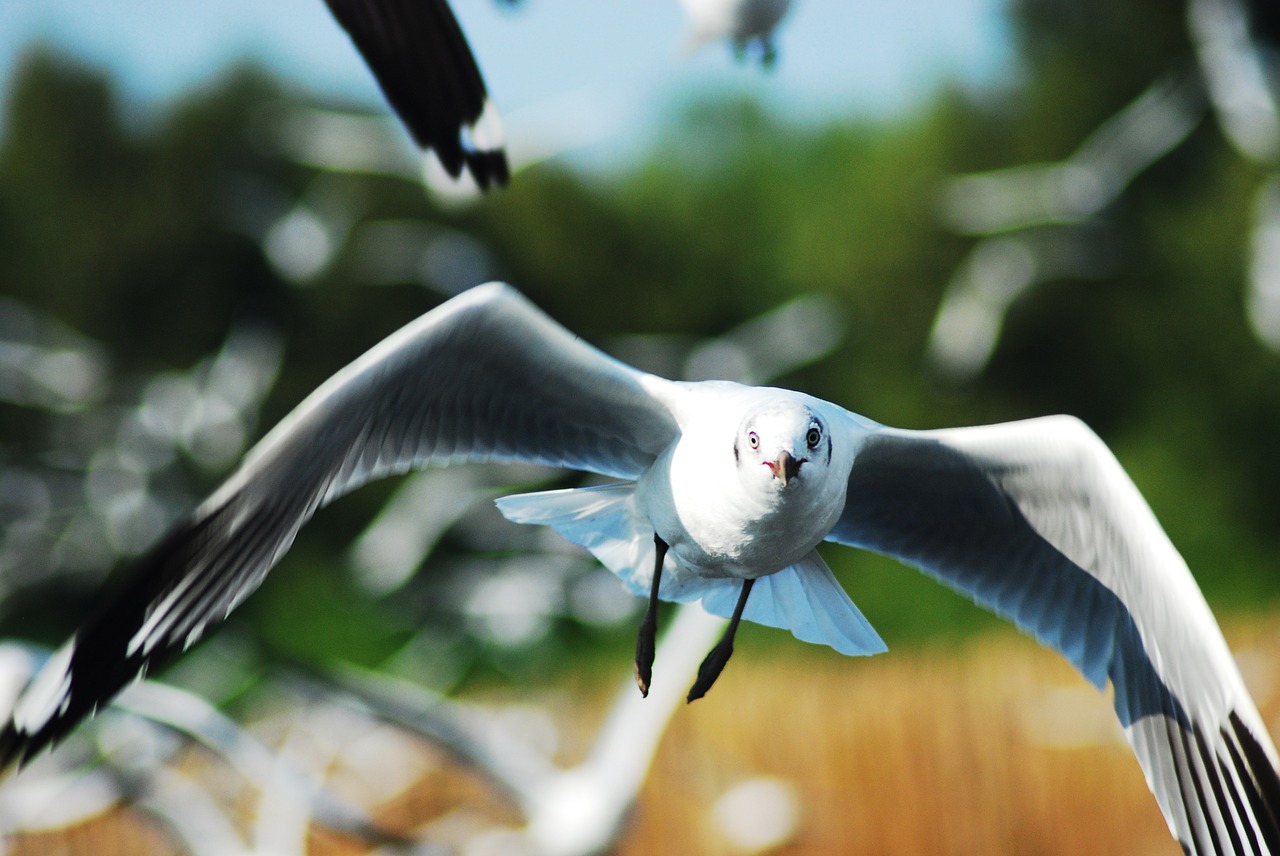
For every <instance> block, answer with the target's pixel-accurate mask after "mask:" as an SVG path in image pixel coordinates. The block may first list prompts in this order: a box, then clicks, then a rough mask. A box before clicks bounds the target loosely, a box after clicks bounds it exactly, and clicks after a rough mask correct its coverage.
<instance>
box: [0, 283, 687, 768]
mask: <svg viewBox="0 0 1280 856" xmlns="http://www.w3.org/2000/svg"><path fill="white" fill-rule="evenodd" d="M672 386H674V385H673V384H671V382H670V381H665V380H662V379H660V378H657V377H655V376H653V375H648V374H645V373H643V372H640V371H638V370H636V369H633V368H630V367H628V366H626V365H624V364H623V363H620V362H618V361H616V360H614V359H612V358H611V357H608V356H606V355H604V354H603V353H601V352H599V351H597V350H595V349H594V348H592V347H591V346H590V345H587V344H586V343H584V342H582V341H581V340H579V339H577V338H576V337H574V336H573V335H572V334H570V333H569V332H568V331H566V330H565V329H564V328H563V327H560V326H559V325H558V324H556V323H555V322H553V321H552V320H550V319H549V318H548V317H547V316H545V315H543V314H542V313H541V312H540V311H539V310H538V309H536V308H535V307H534V306H533V305H532V304H530V303H529V302H528V301H527V300H525V299H524V298H523V297H521V296H520V295H519V294H518V293H516V292H515V291H514V290H512V289H510V288H509V287H507V286H504V285H500V284H491V285H488V286H482V287H480V288H476V289H472V290H471V291H469V292H467V293H465V294H463V295H461V296H459V297H456V298H454V299H453V300H451V301H449V302H448V303H445V304H443V305H442V306H440V307H438V308H437V309H435V310H433V311H431V312H428V313H427V314H426V315H424V316H422V317H421V318H419V319H418V320H417V321H416V322H414V323H412V324H410V325H408V326H407V327H404V328H403V329H401V330H400V331H399V332H397V333H395V334H393V335H392V336H391V337H389V338H388V339H386V340H384V341H383V342H382V343H380V344H379V345H377V346H376V347H374V348H373V349H372V350H371V351H369V352H368V353H366V354H365V355H364V356H363V357H361V358H359V359H358V360H356V361H355V362H354V363H352V364H351V365H349V366H348V367H347V368H345V369H343V370H342V371H340V372H339V373H338V374H336V375H334V376H333V377H332V378H331V379H330V380H329V381H327V382H326V383H325V384H324V385H322V386H321V387H320V388H319V389H317V390H316V391H315V392H314V393H312V394H311V395H310V396H309V397H308V398H307V399H306V400H305V401H303V402H302V404H300V405H299V406H298V407H297V409H295V410H294V411H293V412H292V413H291V414H290V415H289V416H287V417H286V418H285V419H284V420H283V421H282V422H281V423H280V424H279V425H277V426H276V427H275V428H274V429H273V430H272V431H271V432H270V433H269V434H267V436H266V437H265V438H263V440H262V441H261V442H260V443H258V445H257V446H255V447H254V449H253V450H252V451H251V452H250V453H249V455H248V456H246V458H245V461H244V463H243V464H242V465H241V467H240V468H239V469H238V470H237V471H236V472H235V473H234V474H233V475H232V476H231V477H230V478H229V479H228V480H227V481H226V482H225V483H224V484H223V485H222V486H221V487H220V488H219V489H218V490H217V491H216V492H215V493H214V494H213V495H212V496H210V498H209V499H208V500H206V501H205V502H204V503H202V504H201V505H200V506H199V507H198V508H197V509H196V510H195V511H194V512H193V513H192V514H191V515H190V517H189V518H188V519H187V520H186V521H185V522H184V523H182V524H181V525H179V526H178V527H177V528H176V529H174V530H173V531H172V532H171V533H170V534H169V535H168V537H167V538H165V539H164V540H163V541H162V542H161V543H160V544H159V545H158V546H156V547H155V548H153V549H152V550H151V551H150V552H149V553H148V554H147V555H146V556H145V557H144V558H143V559H142V560H141V562H140V563H139V565H138V567H136V568H134V569H132V570H133V573H132V574H130V575H129V576H128V577H127V579H125V580H124V581H123V584H122V585H121V587H120V588H118V589H117V590H116V591H115V593H114V595H111V596H108V597H107V598H105V600H104V602H103V603H102V606H101V607H100V609H99V611H98V613H97V615H96V617H95V618H93V619H91V620H90V621H89V622H88V623H86V624H85V625H84V626H83V627H82V628H81V629H80V630H79V631H78V632H77V634H76V635H75V637H73V638H72V639H71V640H70V641H69V642H68V643H67V644H66V645H64V646H63V648H62V649H60V650H59V651H58V653H57V654H55V655H54V657H53V658H51V660H50V662H49V664H48V665H47V666H46V667H45V669H44V670H43V671H42V672H41V674H40V676H38V677H37V679H36V680H35V681H34V682H33V683H32V685H31V686H30V687H29V688H28V689H27V691H26V692H25V693H24V694H23V696H22V699H21V700H20V702H19V704H18V706H17V707H16V708H15V711H14V714H13V717H12V719H11V720H10V722H9V723H8V724H7V725H6V726H5V728H4V730H3V731H2V732H0V768H2V767H3V766H7V765H8V764H9V763H11V762H13V761H15V760H16V761H23V760H26V759H27V758H30V757H31V756H32V755H33V754H35V753H36V752H38V751H39V750H40V749H42V748H44V747H45V746H47V745H49V744H51V743H53V742H54V741H56V740H58V739H59V738H61V737H62V736H63V735H65V734H66V733H67V732H69V731H70V730H71V729H72V728H73V727H75V725H76V724H77V723H78V722H79V721H80V720H81V719H83V718H84V717H86V716H88V715H90V714H91V713H93V711H94V710H96V709H97V708H98V707H99V706H100V705H103V704H105V703H106V702H108V701H109V700H110V699H111V698H112V697H113V696H114V695H115V694H116V693H117V692H118V691H119V690H120V689H122V688H123V687H124V686H125V685H126V684H128V683H129V682H130V681H132V680H133V679H134V678H136V677H137V676H138V675H140V674H143V673H145V672H146V670H147V669H149V668H155V667H158V666H159V665H161V664H163V663H164V662H167V661H168V660H169V659H171V658H172V657H173V656H175V655H177V654H179V653H181V652H182V651H183V650H185V649H186V648H187V647H189V646H190V645H192V644H193V643H194V642H195V641H196V640H197V639H199V638H200V637H201V636H202V635H203V634H204V633H205V631H206V630H208V629H209V628H210V627H211V626H212V625H214V624H216V623H218V622H220V621H222V620H223V619H224V618H225V617H226V616H227V614H228V613H229V612H230V611H231V610H232V609H234V608H235V607H236V606H238V605H239V604H240V603H241V602H242V601H243V600H244V599H245V598H246V597H247V596H248V595H249V594H251V593H252V592H253V591H254V590H255V589H256V588H257V587H258V585H259V584H260V583H261V582H262V579H263V577H264V576H265V575H266V573H267V571H269V570H270V569H271V567H272V566H273V565H274V564H275V563H276V561H278V560H279V558H280V557H281V556H282V555H283V554H284V553H285V551H286V550H288V548H289V546H290V544H291V543H292V542H293V539H294V536H295V535H296V534H297V532H298V530H299V529H300V528H301V527H302V525H303V524H304V523H305V522H306V521H307V520H308V519H309V518H310V517H311V515H312V514H313V513H314V512H315V510H316V509H317V508H319V507H320V506H322V505H324V504H326V503H328V502H329V501H331V500H333V499H335V498H337V497H338V496H341V495H342V494H345V493H347V492H348V491H351V490H353V489H355V488H357V487H359V486H360V485H362V484H364V483H365V482H368V481H369V480H371V479H375V478H378V477H381V476H385V475H390V474H393V473H401V472H405V471H407V470H409V469H411V468H415V467H421V466H426V465H429V464H431V463H438V464H444V463H459V462H462V461H478V460H520V461H529V462H535V463H542V464H547V465H553V466H565V467H572V468H574V469H579V470H589V471H592V472H597V473H602V474H605V475H610V476H616V477H620V478H628V479H634V478H635V477H637V476H638V475H639V474H640V473H641V472H642V471H643V470H644V469H645V468H646V467H647V466H648V465H649V464H650V463H652V462H653V460H654V459H655V458H656V457H657V456H658V455H659V454H660V453H661V452H662V450H663V449H665V448H666V446H667V445H669V444H670V443H671V442H672V441H673V440H674V439H675V438H676V436H677V428H676V425H675V422H674V420H673V419H672V417H671V415H670V413H669V412H668V411H667V409H666V408H665V407H664V406H663V405H662V404H660V403H659V402H658V400H657V399H655V398H654V397H653V394H652V393H653V392H657V393H659V394H660V395H663V396H665V394H667V393H668V391H669V390H670V389H671V387H672Z"/></svg>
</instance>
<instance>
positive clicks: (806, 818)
mask: <svg viewBox="0 0 1280 856" xmlns="http://www.w3.org/2000/svg"><path fill="white" fill-rule="evenodd" d="M1228 637H1229V640H1230V641H1231V643H1232V647H1233V649H1235V650H1236V651H1237V656H1238V658H1239V660H1240V662H1241V666H1242V669H1243V671H1244V672H1245V676H1246V680H1247V681H1248V682H1249V683H1250V685H1251V687H1252V688H1253V690H1254V693H1255V696H1256V697H1257V699H1258V702H1259V704H1260V706H1261V707H1262V711H1263V715H1264V717H1265V718H1266V720H1267V721H1268V722H1269V723H1270V724H1271V725H1272V728H1273V731H1274V730H1275V729H1276V725H1277V723H1280V681H1277V680H1276V677H1277V673H1276V664H1278V663H1280V621H1272V622H1263V621H1256V622H1246V623H1241V622H1236V623H1233V624H1231V625H1230V626H1229V629H1228ZM601 683H603V682H601ZM609 689H612V685H609V686H607V687H596V688H589V687H587V686H586V685H585V683H584V685H582V686H575V687H568V688H559V689H558V690H557V691H556V692H555V693H554V695H553V696H552V698H551V700H550V704H551V705H552V706H553V709H554V710H555V711H556V714H555V715H556V716H557V717H558V718H559V719H560V720H561V721H566V720H568V719H571V718H577V719H579V720H580V721H581V723H582V726H583V727H582V728H581V729H580V731H581V733H582V734H584V735H586V734H589V733H590V731H591V728H592V724H593V723H594V722H596V721H597V720H598V718H599V716H600V715H601V714H602V711H603V709H604V707H605V706H606V705H607V704H608V701H609V693H608V691H607V690H609ZM584 698H585V699H587V700H588V702H589V703H585V704H584V703H583V700H584ZM572 731H573V733H578V731H579V729H573V730H572ZM583 745H584V746H585V738H584V740H583ZM581 748H582V747H577V748H575V747H574V746H572V745H570V746H567V747H565V749H564V754H565V755H566V758H565V760H566V761H572V760H573V758H572V755H573V754H574V752H575V751H581ZM420 751H421V752H422V753H423V754H424V756H425V757H430V759H431V763H430V765H429V767H428V769H429V772H428V773H427V774H425V775H423V776H421V777H419V778H418V780H417V781H415V782H414V783H412V784H411V785H410V786H409V787H408V788H406V789H404V790H403V791H401V792H400V793H398V794H397V795H395V796H393V797H391V798H389V799H388V800H386V801H385V802H384V803H383V804H382V805H381V807H380V809H379V817H380V819H381V820H382V821H383V822H384V823H386V824H387V825H388V826H390V827H392V828H399V829H411V828H417V827H420V826H422V825H424V824H428V823H430V822H431V821H432V819H433V818H441V817H444V816H446V815H448V818H449V819H448V820H447V821H440V824H441V825H442V826H441V828H440V829H439V832H440V833H441V836H442V837H444V838H446V839H447V838H449V837H450V835H449V831H448V829H445V828H444V825H446V824H453V825H455V826H456V827H457V829H458V834H459V835H461V834H463V833H464V832H465V830H466V829H469V828H473V827H474V826H475V825H478V824H481V823H499V824H502V823H505V824H515V823H518V821H519V818H518V815H517V814H516V813H515V812H514V810H513V809H512V808H511V807H510V806H507V805H505V804H504V803H503V801H502V799H501V798H500V797H499V796H498V795H496V794H494V793H492V792H490V791H488V790H486V787H485V786H484V784H483V783H482V782H481V781H480V780H479V779H478V778H477V777H476V776H474V775H472V774H469V773H467V772H465V771H461V770H459V769H457V768H456V767H451V766H450V764H449V763H448V762H447V761H446V760H445V759H444V758H443V757H442V756H440V755H439V753H436V752H434V750H431V749H430V748H428V747H420ZM185 763H189V764H190V765H191V767H192V768H193V769H195V770H197V771H198V770H199V768H200V767H201V765H202V764H206V765H207V764H210V763H211V762H210V761H209V760H208V759H207V758H204V757H202V756H201V755H200V754H198V753H192V757H191V759H190V760H189V762H185ZM760 776H767V777H770V779H769V781H773V782H778V781H780V782H782V783H784V784H783V787H784V789H785V788H787V787H789V788H791V789H793V790H792V791H791V793H793V794H794V796H795V797H796V799H795V801H794V805H795V806H796V807H797V812H796V815H795V822H794V825H793V826H792V827H791V831H790V833H789V834H788V835H787V837H786V840H785V841H784V842H783V843H781V844H778V845H774V846H771V847H769V848H768V849H767V852H771V853H778V854H787V856H809V854H830V853H850V854H867V856H925V854H928V856H979V854H981V856H998V854H1009V856H1036V854H1044V856H1050V854H1085V853H1087V854H1091V856H1148V854H1150V856H1158V854H1165V856H1175V854H1177V853H1178V852H1179V849H1178V847H1177V845H1176V844H1175V843H1174V842H1173V841H1172V840H1171V839H1170V838H1169V836H1168V833H1167V831H1166V828H1165V825H1164V821H1163V820H1162V818H1161V817H1160V815H1159V812H1158V811H1157V809H1156V805H1155V801H1154V800H1153V799H1152V797H1151V796H1150V794H1149V793H1148V792H1147V789H1146V786H1145V784H1144V782H1143V780H1142V774H1141V772H1140V770H1139V768H1138V766H1137V764H1136V763H1135V762H1134V760H1133V758H1132V756H1131V755H1130V753H1129V750H1128V748H1127V746H1126V745H1125V744H1124V742H1123V738H1122V735H1121V733H1120V729H1119V726H1118V725H1117V724H1116V723H1115V721H1114V717H1113V715H1112V713H1111V709H1110V704H1109V701H1108V700H1107V698H1106V697H1105V696H1104V695H1101V694H1099V693H1097V692H1095V691H1094V690H1093V689H1092V687H1089V686H1087V685H1086V684H1084V682H1083V680H1082V679H1081V678H1079V677H1078V676H1077V675H1076V673H1075V672H1074V671H1072V670H1071V669H1070V668H1069V667H1068V666H1067V665H1066V664H1065V663H1064V662H1063V661H1062V660H1061V659H1060V658H1058V657H1057V656H1056V655H1054V654H1052V653H1050V652H1048V651H1045V650H1043V649H1041V648H1040V647H1039V646H1037V645H1036V644H1035V643H1033V642H1030V641H1028V640H1026V639H1024V638H1022V637H1018V636H1015V635H1013V634H1012V633H1011V634H1008V635H1004V634H1001V635H997V636H993V637H986V638H983V639H979V640H975V641H972V642H969V643H966V644H965V645H964V646H963V647H962V648H961V650H959V651H947V650H942V649H936V650H935V649H927V650H922V651H908V652H891V653H890V654H889V655H887V656H882V657H877V658H872V659H870V660H859V661H849V660H845V659H842V658H839V657H825V656H808V655H806V656H804V657H803V658H802V659H799V660H788V661H785V662H784V661H780V660H773V661H770V660H768V659H765V658H762V657H761V655H760V654H759V652H751V651H750V650H747V651H744V652H741V653H740V654H739V656H738V657H737V658H735V661H734V663H733V667H732V668H730V669H728V670H726V672H725V675H724V676H723V678H722V679H721V682H720V683H719V684H718V685H717V686H716V689H715V692H713V693H711V694H710V695H709V696H708V697H707V699H705V700H703V701H701V702H699V703H698V704H695V705H692V706H689V707H686V708H683V709H681V710H679V711H677V712H676V715H675V717H674V719H673V720H672V723H671V726H670V728H669V730H668V731H667V734H666V736H665V738H664V740H663V742H662V745H661V748H660V750H659V753H658V756H657V759H656V761H655V763H654V767H653V770H652V773H651V775H650V777H649V780H648V782H647V784H646V786H645V788H644V791H643V793H642V794H641V797H640V800H639V804H638V805H637V807H636V810H635V812H634V815H633V816H632V819H631V823H630V826H629V827H628V829H627V831H626V834H625V835H624V836H623V839H622V841H621V844H620V846H619V848H618V850H617V852H618V853H619V854H623V856H640V854H652V853H699V854H726V856H728V854H739V853H744V852H751V851H752V849H753V848H752V846H751V845H748V844H744V843H741V842H738V843H735V842H734V840H733V837H732V835H730V834H726V832H725V831H724V829H723V827H722V825H721V823H720V822H717V820H716V819H715V817H714V816H713V812H712V811H711V810H710V809H711V807H712V806H713V805H715V804H716V803H717V801H718V800H720V798H721V797H722V796H723V795H724V794H725V793H726V791H728V790H729V789H731V788H732V787H733V786H734V785H735V784H737V783H740V782H742V781H743V780H748V779H752V778H754V777H760ZM8 844H9V847H8V853H10V854H13V856H35V854H41V856H47V855H48V854H66V856H81V855H82V854H83V856H111V854H129V856H134V854H170V853H176V852H179V850H178V849H177V845H176V844H175V843H174V842H173V841H172V840H170V839H169V838H167V837H166V835H165V834H164V832H163V830H162V829H161V828H159V827H156V826H154V825H152V824H150V823H146V822H143V821H141V820H140V819H139V816H138V815H136V814H134V813H132V812H131V811H130V810H128V809H120V810H117V811H115V812H113V813H110V814H108V815H106V816H103V817H101V818H99V819H96V820H94V821H92V822H90V823H86V824H82V825H80V826H78V827H76V828H72V829H65V830H60V831H57V832H54V833H47V834H41V835H33V836H26V837H24V838H21V839H19V840H15V841H11V842H8ZM309 847H310V852H312V853H314V854H318V855H319V854H325V856H328V854H334V856H336V854H356V853H362V852H366V848H363V847H361V846H360V845H359V844H358V843H356V842H353V841H350V840H347V839H344V838H342V837H340V836H336V835H333V834H329V833H326V832H325V831H323V830H315V831H313V832H312V835H311V840H310V843H309Z"/></svg>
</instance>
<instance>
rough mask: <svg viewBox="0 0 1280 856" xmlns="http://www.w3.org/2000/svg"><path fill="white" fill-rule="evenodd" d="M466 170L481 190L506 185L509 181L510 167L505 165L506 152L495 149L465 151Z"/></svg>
mask: <svg viewBox="0 0 1280 856" xmlns="http://www.w3.org/2000/svg"><path fill="white" fill-rule="evenodd" d="M466 162H467V170H468V171H469V172H470V173H471V177H472V178H474V179H475V180H476V184H477V185H478V186H479V187H480V189H481V190H488V189H490V188H491V187H495V188H496V187H506V185H507V184H508V182H510V181H511V168H510V167H509V166H508V165H507V153H506V152H504V151H503V150H502V149H498V150H496V151H476V152H467V155H466Z"/></svg>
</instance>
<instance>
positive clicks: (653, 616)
mask: <svg viewBox="0 0 1280 856" xmlns="http://www.w3.org/2000/svg"><path fill="white" fill-rule="evenodd" d="M653 546H654V553H655V555H656V558H655V559H654V563H653V588H651V589H650V590H649V607H648V609H646V610H645V611H644V619H643V620H641V622H640V632H639V634H637V636H636V686H638V687H640V695H642V696H648V695H649V681H651V680H653V653H654V647H655V644H656V642H655V640H656V638H657V635H658V586H659V585H661V583H662V560H663V559H665V558H666V556H667V542H666V541H663V540H662V539H661V538H659V537H658V533H656V532H655V533H653Z"/></svg>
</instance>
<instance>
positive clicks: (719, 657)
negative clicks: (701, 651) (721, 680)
mask: <svg viewBox="0 0 1280 856" xmlns="http://www.w3.org/2000/svg"><path fill="white" fill-rule="evenodd" d="M725 642H728V644H725ZM732 655H733V642H732V640H722V641H721V642H720V643H719V644H718V645H716V647H714V648H712V649H711V652H710V653H709V654H707V656H706V659H704V660H703V661H702V665H701V666H699V667H698V679H697V680H695V681H694V682H693V686H692V687H691V688H690V689H689V695H688V697H687V698H686V699H685V703H686V704H687V703H689V702H693V701H697V700H698V699H700V698H702V697H703V696H704V695H706V694H707V690H709V689H711V685H712V684H714V683H715V682H716V678H718V677H720V673H721V672H723V671H724V664H725V663H727V662H729V657H731V656H732Z"/></svg>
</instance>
